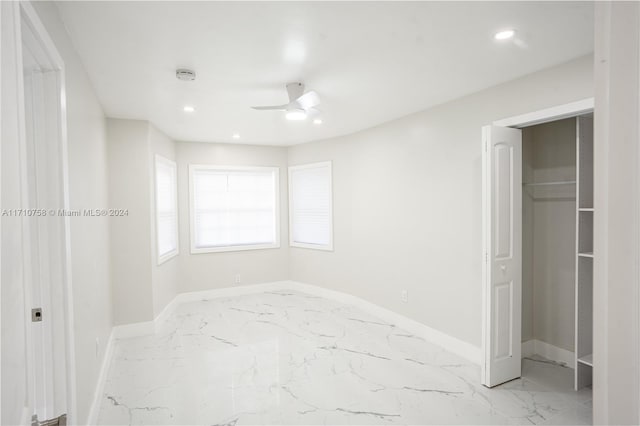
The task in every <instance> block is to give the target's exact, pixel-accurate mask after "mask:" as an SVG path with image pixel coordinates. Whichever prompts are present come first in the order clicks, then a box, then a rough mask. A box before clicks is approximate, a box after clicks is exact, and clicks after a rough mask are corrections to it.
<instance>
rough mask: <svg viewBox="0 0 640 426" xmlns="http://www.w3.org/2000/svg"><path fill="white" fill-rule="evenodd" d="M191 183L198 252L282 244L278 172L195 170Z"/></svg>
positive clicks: (208, 168) (275, 169)
mask: <svg viewBox="0 0 640 426" xmlns="http://www.w3.org/2000/svg"><path fill="white" fill-rule="evenodd" d="M191 179H192V203H193V205H192V209H193V211H192V215H193V216H192V220H193V224H192V225H193V244H192V245H193V247H194V248H195V249H206V248H223V247H242V246H244V247H245V248H247V247H252V246H265V245H267V246H270V245H275V244H277V243H278V241H277V235H276V233H277V226H276V224H277V217H276V216H277V209H276V205H277V204H276V203H277V168H246V169H244V168H234V169H222V168H213V167H207V166H202V167H196V166H193V167H192V169H191ZM256 248H257V247H256Z"/></svg>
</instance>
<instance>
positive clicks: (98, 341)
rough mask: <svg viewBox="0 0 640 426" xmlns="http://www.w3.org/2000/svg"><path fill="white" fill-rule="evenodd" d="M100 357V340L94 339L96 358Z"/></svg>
mask: <svg viewBox="0 0 640 426" xmlns="http://www.w3.org/2000/svg"><path fill="white" fill-rule="evenodd" d="M99 355H100V338H99V337H96V358H98V356H99Z"/></svg>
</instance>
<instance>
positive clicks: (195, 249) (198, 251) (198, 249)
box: [191, 243, 280, 254]
mask: <svg viewBox="0 0 640 426" xmlns="http://www.w3.org/2000/svg"><path fill="white" fill-rule="evenodd" d="M277 248H280V243H275V244H253V245H246V246H224V247H191V254H201V253H222V252H228V251H246V250H264V249H277Z"/></svg>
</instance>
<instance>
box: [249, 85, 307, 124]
mask: <svg viewBox="0 0 640 426" xmlns="http://www.w3.org/2000/svg"><path fill="white" fill-rule="evenodd" d="M286 88H287V95H288V96H289V103H288V104H284V105H269V106H254V107H251V108H253V109H255V110H258V111H268V110H271V111H285V117H286V119H287V120H291V121H302V120H305V119H306V118H307V117H308V116H318V115H319V114H320V111H318V110H317V109H316V108H315V107H316V106H318V105H319V104H320V97H319V96H318V94H317V93H316V92H314V91H313V90H311V91H309V92H306V93H305V92H304V84H302V83H289V84H287V85H286Z"/></svg>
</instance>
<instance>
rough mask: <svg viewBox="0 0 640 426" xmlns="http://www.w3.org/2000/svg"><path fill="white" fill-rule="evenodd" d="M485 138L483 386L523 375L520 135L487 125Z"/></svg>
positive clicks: (484, 130) (509, 130)
mask: <svg viewBox="0 0 640 426" xmlns="http://www.w3.org/2000/svg"><path fill="white" fill-rule="evenodd" d="M482 136H483V197H482V199H483V249H484V253H483V255H484V259H483V327H482V332H483V346H484V347H483V362H482V377H481V380H482V384H483V385H485V386H489V387H492V386H496V385H499V384H501V383H504V382H507V381H509V380H513V379H516V378H518V377H520V375H521V334H522V330H521V322H522V131H521V130H519V129H512V128H509V127H498V126H485V127H483V129H482Z"/></svg>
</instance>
